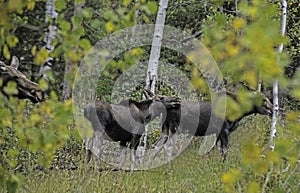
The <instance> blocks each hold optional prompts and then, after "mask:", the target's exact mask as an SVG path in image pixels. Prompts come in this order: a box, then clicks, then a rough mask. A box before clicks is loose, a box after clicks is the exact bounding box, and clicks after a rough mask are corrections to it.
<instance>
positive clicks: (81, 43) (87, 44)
mask: <svg viewBox="0 0 300 193" xmlns="http://www.w3.org/2000/svg"><path fill="white" fill-rule="evenodd" d="M79 46H80V47H81V48H83V49H84V50H86V51H88V50H89V49H91V47H92V45H91V43H90V41H89V40H88V39H81V40H80V41H79Z"/></svg>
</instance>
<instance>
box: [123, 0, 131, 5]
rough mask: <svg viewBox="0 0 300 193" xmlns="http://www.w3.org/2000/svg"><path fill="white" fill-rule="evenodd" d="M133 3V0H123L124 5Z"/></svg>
mask: <svg viewBox="0 0 300 193" xmlns="http://www.w3.org/2000/svg"><path fill="white" fill-rule="evenodd" d="M130 3H131V0H123V5H124V6H128V5H129V4H130Z"/></svg>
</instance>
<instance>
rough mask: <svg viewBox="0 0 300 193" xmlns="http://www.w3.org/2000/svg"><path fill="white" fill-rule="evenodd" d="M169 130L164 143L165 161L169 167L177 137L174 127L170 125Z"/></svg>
mask: <svg viewBox="0 0 300 193" xmlns="http://www.w3.org/2000/svg"><path fill="white" fill-rule="evenodd" d="M170 131H171V133H170V135H169V138H168V140H167V142H166V144H165V155H166V159H167V162H168V163H169V168H171V160H172V154H173V149H174V147H175V144H176V142H177V137H178V135H177V133H176V127H171V129H170Z"/></svg>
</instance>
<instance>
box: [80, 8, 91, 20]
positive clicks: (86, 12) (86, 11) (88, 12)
mask: <svg viewBox="0 0 300 193" xmlns="http://www.w3.org/2000/svg"><path fill="white" fill-rule="evenodd" d="M82 15H83V17H85V18H88V19H90V18H92V17H93V8H91V7H88V8H85V9H83V10H82Z"/></svg>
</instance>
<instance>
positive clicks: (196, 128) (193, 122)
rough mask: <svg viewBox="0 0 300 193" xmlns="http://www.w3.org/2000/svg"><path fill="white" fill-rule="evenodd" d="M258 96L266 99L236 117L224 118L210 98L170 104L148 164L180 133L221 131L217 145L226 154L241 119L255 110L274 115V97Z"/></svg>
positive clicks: (206, 133) (229, 93) (235, 98)
mask: <svg viewBox="0 0 300 193" xmlns="http://www.w3.org/2000/svg"><path fill="white" fill-rule="evenodd" d="M225 94H226V96H227V97H231V98H232V99H233V100H235V101H236V102H239V101H238V100H237V95H236V94H235V93H232V92H229V91H226V92H225ZM257 95H260V96H261V97H262V98H263V101H262V103H261V104H254V105H253V106H252V108H251V109H249V110H248V111H247V112H244V113H243V114H242V115H241V116H239V117H236V118H235V119H234V120H229V119H228V118H220V117H219V116H218V115H217V114H216V113H215V112H214V109H213V108H214V107H212V103H211V102H210V101H200V102H191V101H183V102H181V103H180V104H176V105H174V106H172V107H167V108H166V109H167V111H166V112H165V113H164V115H163V117H164V119H163V124H162V134H161V137H160V138H159V139H158V141H157V142H156V146H155V148H154V150H153V151H152V153H151V155H150V158H149V162H148V166H150V165H151V162H152V160H153V159H154V158H155V156H156V155H157V153H158V152H159V151H160V150H161V148H162V147H163V145H164V144H166V143H167V142H168V140H171V142H169V143H170V144H174V141H172V140H176V137H175V136H176V135H175V134H179V133H186V134H189V135H192V136H207V135H211V134H217V136H218V137H217V144H219V147H220V150H221V153H222V154H223V155H224V156H225V153H226V151H227V149H228V147H229V136H230V133H231V132H233V131H235V130H236V128H237V127H238V125H239V122H240V121H241V119H243V118H244V117H246V116H248V115H251V114H255V113H257V114H261V115H268V116H272V110H273V105H272V103H271V102H270V100H269V99H268V98H267V97H266V96H264V95H263V94H261V93H257ZM148 96H150V97H152V96H153V94H152V93H151V92H150V91H148ZM162 102H163V101H162ZM167 159H168V158H167Z"/></svg>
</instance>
